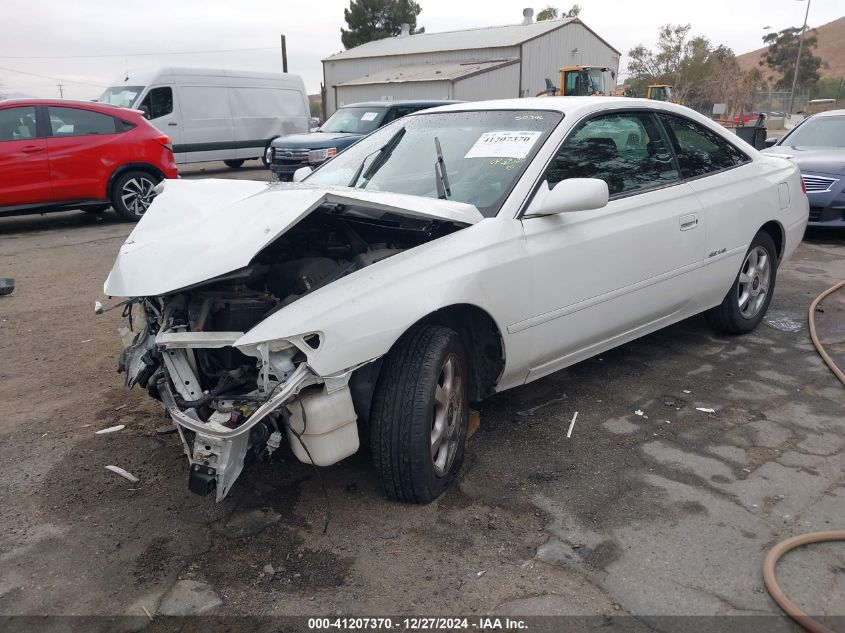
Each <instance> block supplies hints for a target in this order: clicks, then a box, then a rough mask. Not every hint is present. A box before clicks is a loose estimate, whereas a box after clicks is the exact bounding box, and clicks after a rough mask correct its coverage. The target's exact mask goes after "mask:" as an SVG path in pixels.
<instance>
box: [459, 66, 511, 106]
mask: <svg viewBox="0 0 845 633" xmlns="http://www.w3.org/2000/svg"><path fill="white" fill-rule="evenodd" d="M452 95H453V96H452V98H453V99H457V100H459V101H484V100H485V99H507V98H512V97H517V96H519V64H518V63H517V64H510V65H509V66H504V67H502V68H496V69H494V70H488V71H487V72H484V73H480V74H478V75H473V76H472V77H466V78H465V79H458V80H457V81H455V85H454V89H453V91H452Z"/></svg>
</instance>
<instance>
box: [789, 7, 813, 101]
mask: <svg viewBox="0 0 845 633" xmlns="http://www.w3.org/2000/svg"><path fill="white" fill-rule="evenodd" d="M809 15H810V0H807V10H806V11H805V12H804V26H802V27H801V37H800V38H799V39H798V57H797V59H796V60H795V74H794V75H793V76H792V92H791V93H790V94H789V111H788V112H787V114H792V106H793V105H794V104H795V87H796V85H797V84H798V69H799V68H800V66H801V49H802V48H803V47H804V33H806V32H807V16H809Z"/></svg>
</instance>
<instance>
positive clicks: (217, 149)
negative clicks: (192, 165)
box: [174, 84, 236, 162]
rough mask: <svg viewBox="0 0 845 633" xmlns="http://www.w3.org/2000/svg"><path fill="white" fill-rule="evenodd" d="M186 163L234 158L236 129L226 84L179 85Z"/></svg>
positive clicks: (183, 150) (181, 150)
mask: <svg viewBox="0 0 845 633" xmlns="http://www.w3.org/2000/svg"><path fill="white" fill-rule="evenodd" d="M178 93H179V95H178V97H179V106H180V109H181V112H182V147H181V148H179V147H174V150H178V151H179V153H181V152H185V158H184V160H185V161H187V162H192V161H205V160H223V159H225V158H230V157H232V149H233V147H234V146H235V145H236V143H235V129H234V123H233V121H232V110H231V107H230V105H229V97H228V93H227V88H226V86H225V85H222V84H221V85H218V86H179V88H178Z"/></svg>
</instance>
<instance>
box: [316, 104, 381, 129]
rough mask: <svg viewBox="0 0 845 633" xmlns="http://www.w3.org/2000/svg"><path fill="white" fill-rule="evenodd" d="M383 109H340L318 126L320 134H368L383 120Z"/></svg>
mask: <svg viewBox="0 0 845 633" xmlns="http://www.w3.org/2000/svg"><path fill="white" fill-rule="evenodd" d="M385 112H386V110H385V109H384V108H341V109H340V110H338V111H337V112H335V113H334V114H333V115H331V116H330V117H329V118H328V120H327V121H326V122H325V123H323V125H321V126H320V131H321V132H335V133H339V132H349V133H350V134H369V133H370V132H372V131H373V130H375V129H376V128H378V126H380V125H381V122H382V121H383V120H384V113H385Z"/></svg>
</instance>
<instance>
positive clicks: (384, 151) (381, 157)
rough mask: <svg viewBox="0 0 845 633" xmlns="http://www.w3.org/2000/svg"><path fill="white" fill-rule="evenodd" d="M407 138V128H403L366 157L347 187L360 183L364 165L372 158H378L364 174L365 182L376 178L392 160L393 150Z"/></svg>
mask: <svg viewBox="0 0 845 633" xmlns="http://www.w3.org/2000/svg"><path fill="white" fill-rule="evenodd" d="M403 136H405V128H401V129H400V130H397V131H396V134H394V135H393V136H391V137H390V140H389V141H387V143H385V144H384V145H382V146H381V147H380V148H378V149H377V150H376V151H374V152H371V153H369V154H367V155H366V156H364V160H362V161H361V164H360V165H358V169H356V170H355V175H354V176H352V180H350V181H349V184H348V185H347V187H354V186H355V184H356V183H357V182H358V179H359V178H361V172H363V171H364V165H366V164H367V159H368V158H369V157H370V156H374V155H376V154H378V156H376V158H375V160H373V162H372V163H370V166H369V167H367V171H366V172H364V174H363V177H364V180H367V181H369V180H371V179H372V177H373V176H375V174H376V172H377V171H378V170H379V169H381V167H382V165H384V164H385V163H386V162H387V159H388V158H390V155H391V154H392V153H393V150H394V149H396V146H397V145H399V141H401V140H402V137H403Z"/></svg>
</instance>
